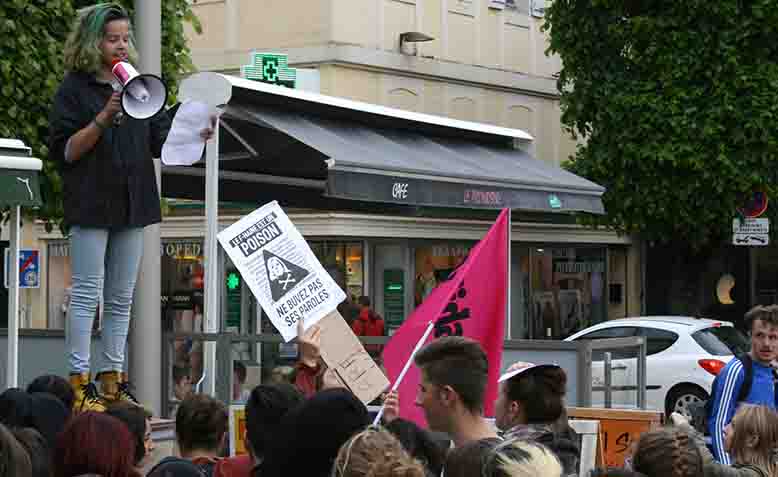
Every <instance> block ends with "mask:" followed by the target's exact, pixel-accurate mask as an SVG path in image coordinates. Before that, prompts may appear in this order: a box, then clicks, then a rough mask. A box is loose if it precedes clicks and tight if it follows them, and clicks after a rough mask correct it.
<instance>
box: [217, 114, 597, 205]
mask: <svg viewBox="0 0 778 477" xmlns="http://www.w3.org/2000/svg"><path fill="white" fill-rule="evenodd" d="M243 112H244V113H245V116H250V117H253V118H254V119H255V120H256V122H257V123H261V124H264V125H266V126H268V127H271V128H273V129H275V131H277V132H282V133H284V134H285V135H286V136H288V137H291V138H295V139H296V140H297V141H299V142H300V143H302V145H305V146H307V147H308V148H310V149H313V150H316V151H317V152H318V153H319V154H320V156H319V157H321V156H326V157H327V158H328V159H329V163H330V165H329V170H328V171H327V176H326V190H325V195H326V196H328V197H332V198H339V199H349V200H360V201H367V202H388V203H395V204H406V205H415V206H431V207H465V208H491V209H498V208H511V209H516V210H527V211H543V212H561V211H567V212H573V211H575V212H579V211H580V212H589V213H595V214H602V213H603V212H604V209H603V206H602V200H601V196H602V194H603V192H604V189H603V188H602V187H600V186H598V185H597V184H594V183H593V182H590V181H588V180H586V179H583V178H581V177H579V176H576V175H575V174H572V173H570V172H568V171H565V170H564V169H561V168H559V167H556V166H554V165H552V164H549V163H546V162H543V161H540V160H538V159H535V158H533V157H531V156H530V155H529V154H528V153H526V152H524V151H521V150H517V149H513V148H510V147H501V146H500V145H497V144H494V143H480V142H476V141H472V140H458V139H455V138H449V137H434V136H429V135H424V134H420V133H413V132H411V131H408V130H399V129H397V130H396V129H388V128H375V127H371V126H368V125H365V124H362V123H359V122H357V121H343V120H333V119H328V118H323V117H320V116H315V115H312V114H306V113H300V112H286V111H283V110H280V109H277V108H271V107H252V108H251V109H246V110H244V111H243ZM245 116H244V118H245ZM296 149H298V150H299V149H300V147H298V148H296ZM227 167H229V166H227Z"/></svg>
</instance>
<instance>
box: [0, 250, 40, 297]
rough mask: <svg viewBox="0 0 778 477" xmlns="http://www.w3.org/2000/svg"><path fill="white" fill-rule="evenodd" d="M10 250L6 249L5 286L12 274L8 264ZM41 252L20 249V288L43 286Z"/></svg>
mask: <svg viewBox="0 0 778 477" xmlns="http://www.w3.org/2000/svg"><path fill="white" fill-rule="evenodd" d="M10 252H11V251H10V250H9V249H5V261H4V263H5V280H4V284H5V287H6V288H8V277H9V276H10V274H11V270H10V267H9V265H8V257H9V256H10ZM40 272H41V268H40V252H39V251H38V250H34V249H21V250H19V288H40V286H41V273H40Z"/></svg>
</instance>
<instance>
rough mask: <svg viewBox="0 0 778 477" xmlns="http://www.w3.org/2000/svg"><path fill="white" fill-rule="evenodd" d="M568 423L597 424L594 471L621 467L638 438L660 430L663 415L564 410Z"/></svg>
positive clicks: (634, 411)
mask: <svg viewBox="0 0 778 477" xmlns="http://www.w3.org/2000/svg"><path fill="white" fill-rule="evenodd" d="M567 416H568V418H569V419H573V420H575V419H588V420H597V421H599V422H600V439H599V441H600V445H599V446H598V452H597V466H598V467H622V466H623V465H624V458H625V457H626V456H627V455H628V454H629V451H630V448H631V447H632V445H633V443H634V442H636V441H637V439H638V438H639V437H640V435H641V434H643V433H644V432H648V431H650V430H653V429H657V428H659V427H661V426H662V419H663V416H664V413H662V412H660V411H643V410H627V409H599V408H581V407H569V408H567Z"/></svg>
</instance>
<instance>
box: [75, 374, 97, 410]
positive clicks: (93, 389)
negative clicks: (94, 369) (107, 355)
mask: <svg viewBox="0 0 778 477" xmlns="http://www.w3.org/2000/svg"><path fill="white" fill-rule="evenodd" d="M70 385H71V386H73V392H74V393H75V394H76V400H75V401H74V402H73V412H74V413H79V412H84V411H97V412H103V411H105V400H104V399H103V398H102V396H100V393H99V392H97V386H95V383H93V382H92V376H91V375H90V374H89V373H81V374H71V375H70Z"/></svg>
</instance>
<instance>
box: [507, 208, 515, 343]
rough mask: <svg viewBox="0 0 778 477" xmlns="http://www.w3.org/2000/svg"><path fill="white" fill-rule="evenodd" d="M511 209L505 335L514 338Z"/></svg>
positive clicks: (509, 212) (509, 211)
mask: <svg viewBox="0 0 778 477" xmlns="http://www.w3.org/2000/svg"><path fill="white" fill-rule="evenodd" d="M511 219H512V217H511V209H510V208H508V267H507V270H508V276H507V280H506V282H505V283H507V284H508V289H507V290H506V293H505V323H506V330H505V331H506V333H505V336H507V337H508V338H509V339H513V336H512V335H511V331H512V330H511V260H512V257H511V238H512V235H513V234H512V232H513V223H512V222H511Z"/></svg>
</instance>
